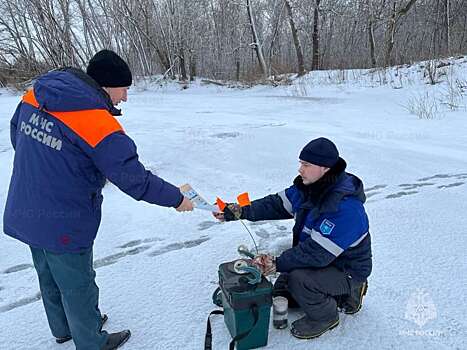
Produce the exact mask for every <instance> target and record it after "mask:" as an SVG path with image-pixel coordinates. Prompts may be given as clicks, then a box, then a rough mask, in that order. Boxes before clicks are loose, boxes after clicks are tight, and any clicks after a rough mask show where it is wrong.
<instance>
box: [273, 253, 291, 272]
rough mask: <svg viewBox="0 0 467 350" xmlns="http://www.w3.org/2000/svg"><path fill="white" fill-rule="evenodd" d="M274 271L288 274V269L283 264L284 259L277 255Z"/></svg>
mask: <svg viewBox="0 0 467 350" xmlns="http://www.w3.org/2000/svg"><path fill="white" fill-rule="evenodd" d="M276 271H277V272H289V269H288V268H287V264H286V263H285V262H284V257H283V256H282V255H279V256H278V257H277V258H276Z"/></svg>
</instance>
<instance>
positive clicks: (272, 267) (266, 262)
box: [253, 254, 276, 276]
mask: <svg viewBox="0 0 467 350" xmlns="http://www.w3.org/2000/svg"><path fill="white" fill-rule="evenodd" d="M253 264H254V265H256V266H257V267H258V268H259V269H260V271H261V273H262V274H263V275H265V276H267V275H272V274H274V273H276V262H275V260H274V257H273V256H271V255H266V254H261V255H258V256H256V258H254V259H253Z"/></svg>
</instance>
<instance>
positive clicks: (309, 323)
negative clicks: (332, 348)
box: [290, 315, 339, 339]
mask: <svg viewBox="0 0 467 350" xmlns="http://www.w3.org/2000/svg"><path fill="white" fill-rule="evenodd" d="M338 324H339V315H336V317H335V318H333V319H331V320H330V321H313V320H310V319H309V318H308V316H304V317H302V318H300V319H299V320H296V321H294V322H293V323H292V326H291V327H290V332H291V333H292V335H293V336H294V337H296V338H299V339H313V338H317V337H319V336H320V335H321V334H323V333H325V332H327V331H329V330H331V329H333V328H335V327H337V325H338Z"/></svg>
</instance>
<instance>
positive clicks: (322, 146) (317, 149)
mask: <svg viewBox="0 0 467 350" xmlns="http://www.w3.org/2000/svg"><path fill="white" fill-rule="evenodd" d="M299 158H300V160H304V161H305V162H308V163H311V164H314V165H319V166H324V167H326V168H332V167H333V166H334V165H336V163H337V161H338V160H339V151H338V150H337V147H336V145H335V144H334V143H333V142H332V141H330V140H328V139H326V138H324V137H320V138H317V139H314V140H312V141H310V142H309V143H308V144H307V145H306V146H305V147H303V149H302V151H301V152H300V157H299Z"/></svg>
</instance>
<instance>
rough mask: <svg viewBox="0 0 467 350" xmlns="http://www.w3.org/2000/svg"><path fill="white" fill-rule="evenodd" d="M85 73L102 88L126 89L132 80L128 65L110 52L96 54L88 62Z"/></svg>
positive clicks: (103, 51)
mask: <svg viewBox="0 0 467 350" xmlns="http://www.w3.org/2000/svg"><path fill="white" fill-rule="evenodd" d="M86 73H87V74H88V75H89V76H90V77H91V78H93V79H94V80H95V81H96V82H97V83H98V84H99V85H100V86H102V87H127V86H130V85H131V82H132V79H133V78H132V76H131V71H130V67H128V64H127V63H126V62H125V61H124V60H123V59H122V58H121V57H120V56H119V55H117V54H116V53H115V52H113V51H110V50H102V51H99V52H98V53H96V54H95V55H94V57H93V58H91V60H90V61H89V65H88V68H87V70H86Z"/></svg>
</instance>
